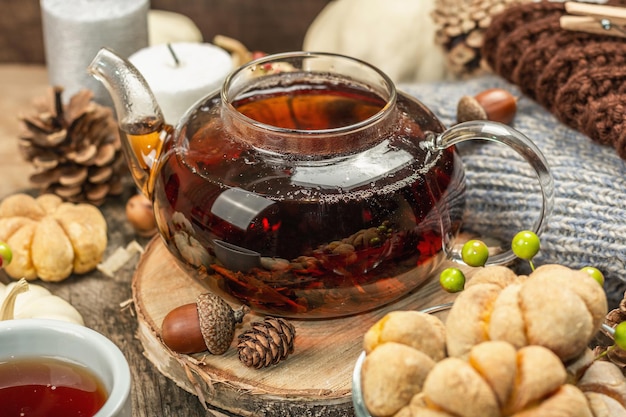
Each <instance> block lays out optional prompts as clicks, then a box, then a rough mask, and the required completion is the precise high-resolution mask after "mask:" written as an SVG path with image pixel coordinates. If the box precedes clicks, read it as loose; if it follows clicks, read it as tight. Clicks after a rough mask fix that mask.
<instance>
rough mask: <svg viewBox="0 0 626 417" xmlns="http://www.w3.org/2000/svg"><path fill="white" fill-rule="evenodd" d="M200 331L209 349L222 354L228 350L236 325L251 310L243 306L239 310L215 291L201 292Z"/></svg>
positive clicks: (199, 301)
mask: <svg viewBox="0 0 626 417" xmlns="http://www.w3.org/2000/svg"><path fill="white" fill-rule="evenodd" d="M196 305H197V309H198V318H199V321H200V331H201V333H202V338H203V339H204V344H205V345H206V347H207V350H208V351H209V352H210V353H212V354H214V355H221V354H222V353H224V352H226V350H228V348H229V346H230V344H231V343H232V341H233V338H234V334H235V325H236V324H237V323H241V321H242V320H243V317H244V316H245V315H246V313H247V312H248V311H250V310H249V308H248V307H246V306H242V307H241V308H240V309H238V310H233V308H232V307H231V306H230V305H229V304H228V303H226V301H224V300H223V299H222V298H220V297H218V296H217V295H215V294H213V293H206V294H200V295H199V296H198V298H197V299H196Z"/></svg>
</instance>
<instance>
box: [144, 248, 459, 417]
mask: <svg viewBox="0 0 626 417" xmlns="http://www.w3.org/2000/svg"><path fill="white" fill-rule="evenodd" d="M445 266H446V265H443V266H442V268H443V267H445ZM132 291H133V301H134V305H135V309H136V312H137V320H138V330H137V332H138V338H139V339H140V341H141V343H142V344H143V348H144V350H145V355H146V357H147V358H148V359H149V360H150V361H151V362H152V363H153V364H154V365H155V366H156V367H157V368H158V369H159V371H160V372H161V373H162V374H164V375H165V376H166V377H168V378H170V379H172V380H173V381H175V382H176V383H177V384H178V385H179V386H180V387H181V388H183V389H185V390H187V391H189V392H191V393H192V394H195V395H197V396H198V398H199V399H200V401H202V402H206V403H208V404H210V405H211V406H213V407H216V408H219V409H222V410H226V411H228V412H230V413H234V414H236V415H240V416H264V417H273V416H276V417H278V416H281V417H283V416H305V415H310V416H329V417H335V416H353V415H354V411H353V407H352V399H351V379H352V370H353V367H354V364H355V362H356V360H357V357H358V356H359V354H360V353H361V351H362V347H361V341H362V337H363V334H364V333H365V332H366V331H367V329H368V328H369V327H370V326H372V325H373V324H374V323H375V322H376V321H377V320H378V319H380V318H381V317H382V316H383V315H384V314H386V313H387V312H389V311H392V310H408V309H422V308H425V307H429V306H432V305H436V304H440V303H444V302H449V301H452V300H453V298H454V295H452V294H448V293H446V292H444V291H442V290H441V289H440V287H439V282H438V280H437V279H433V280H431V281H429V282H427V283H426V284H424V285H423V286H422V287H421V288H419V289H418V290H416V291H414V292H413V293H411V294H409V295H407V296H406V297H405V298H403V299H402V300H400V301H397V302H396V303H394V304H392V305H389V306H387V307H384V308H381V309H379V310H376V311H374V312H370V313H364V314H359V315H356V316H351V317H346V318H338V319H329V320H293V319H290V321H291V322H292V323H293V324H294V326H295V327H296V340H295V350H294V353H293V354H292V355H290V356H289V357H287V358H286V359H285V360H283V361H282V362H280V363H279V364H277V365H275V366H272V367H269V368H264V369H254V368H248V367H246V366H245V365H243V364H242V363H241V362H240V361H239V359H238V353H237V349H236V347H235V342H233V345H232V346H231V348H230V349H229V350H228V351H227V352H226V353H225V354H224V355H220V356H215V355H211V354H208V353H202V354H194V355H180V354H177V353H175V352H172V351H171V350H170V349H168V348H167V346H165V345H164V344H163V342H162V341H161V338H160V333H161V323H162V321H163V318H164V317H165V315H166V314H167V313H168V312H169V311H170V310H172V309H174V308H175V307H178V306H180V305H183V304H187V303H192V302H195V299H196V297H197V296H198V295H199V294H201V293H204V292H207V291H208V289H207V288H206V287H205V286H203V285H202V284H201V283H200V282H198V281H196V280H194V279H193V278H191V277H189V276H188V275H186V274H185V273H184V272H183V270H182V269H181V268H180V267H179V266H178V265H177V263H176V261H175V259H174V257H173V256H172V255H171V254H170V253H169V251H168V250H167V248H166V246H165V245H164V243H163V242H162V241H161V239H160V238H159V237H155V238H154V239H152V240H151V241H150V243H149V244H148V245H147V247H146V250H145V252H144V253H143V254H142V256H141V259H140V260H139V264H138V265H137V269H136V271H135V274H134V277H133V282H132ZM262 318H263V317H262V316H260V315H258V314H255V313H250V314H248V315H246V317H245V319H244V322H243V323H242V324H241V325H239V326H238V327H237V330H236V334H235V338H236V336H237V334H239V333H241V332H242V331H244V330H245V329H248V328H249V327H250V326H249V324H250V322H251V321H259V320H262Z"/></svg>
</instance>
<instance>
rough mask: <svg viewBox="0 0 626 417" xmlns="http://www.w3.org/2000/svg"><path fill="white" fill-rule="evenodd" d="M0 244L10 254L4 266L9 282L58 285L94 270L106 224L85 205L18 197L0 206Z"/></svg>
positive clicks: (103, 243) (103, 245) (101, 251)
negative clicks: (72, 275) (42, 282)
mask: <svg viewBox="0 0 626 417" xmlns="http://www.w3.org/2000/svg"><path fill="white" fill-rule="evenodd" d="M0 241H4V242H6V243H7V244H8V245H9V247H10V248H11V250H12V251H13V260H12V262H11V263H10V264H9V265H7V266H6V267H5V270H6V272H7V274H9V276H11V277H12V278H15V279H20V278H25V279H27V280H33V279H36V278H38V277H39V278H41V279H42V280H44V281H61V280H64V279H65V278H67V277H69V276H70V275H71V274H72V273H76V274H84V273H86V272H89V271H91V270H93V269H95V267H96V266H97V265H98V263H99V262H100V261H101V260H102V255H103V254H104V250H105V249H106V246H107V224H106V220H105V219H104V216H103V215H102V213H101V212H100V210H99V209H98V208H97V207H95V206H93V205H91V204H74V203H65V202H63V201H62V200H61V198H60V197H58V196H56V195H53V194H43V195H41V196H39V197H37V198H34V197H31V196H30V195H28V194H23V193H19V194H13V195H11V196H9V197H7V198H5V199H4V200H3V201H2V202H1V203H0Z"/></svg>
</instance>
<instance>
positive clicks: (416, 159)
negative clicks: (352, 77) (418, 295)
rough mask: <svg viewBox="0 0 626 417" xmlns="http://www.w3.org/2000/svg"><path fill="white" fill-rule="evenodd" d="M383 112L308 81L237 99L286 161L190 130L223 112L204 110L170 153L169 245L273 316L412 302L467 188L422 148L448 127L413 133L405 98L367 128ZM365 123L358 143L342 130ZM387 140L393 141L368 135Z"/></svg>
mask: <svg viewBox="0 0 626 417" xmlns="http://www.w3.org/2000/svg"><path fill="white" fill-rule="evenodd" d="M294 78H295V79H297V77H294ZM212 100H213V101H215V100H216V98H213V99H212ZM387 103H388V101H387V100H386V99H384V98H382V97H381V96H380V95H378V94H376V93H375V92H373V91H371V90H369V89H366V88H364V87H362V86H359V85H356V84H349V83H342V82H340V81H338V80H334V81H333V82H332V83H330V82H327V81H324V82H317V81H315V80H308V78H307V79H303V80H298V81H297V82H292V83H288V84H284V83H281V84H270V85H263V86H262V87H260V88H258V89H251V90H248V91H246V92H245V93H244V94H240V95H239V97H238V98H237V99H236V100H233V101H232V107H233V111H236V112H237V115H236V117H241V115H243V116H245V117H246V118H249V120H243V121H240V120H235V121H233V123H244V124H245V123H252V124H254V123H261V124H262V125H263V126H265V125H267V126H271V127H272V128H277V129H278V130H279V132H278V138H277V141H278V142H280V141H282V142H284V149H285V150H286V153H285V155H286V156H285V157H284V158H282V157H281V158H279V157H278V156H277V152H274V151H267V150H265V149H263V148H260V147H259V146H258V143H257V142H256V140H257V139H258V140H259V142H263V141H266V140H267V139H266V138H265V137H260V138H256V137H255V134H257V133H258V135H259V136H263V135H266V132H260V133H259V132H256V131H255V130H254V129H252V130H248V131H247V132H248V134H247V135H245V136H246V137H243V138H242V137H237V136H234V135H233V134H232V131H229V130H227V129H225V128H224V127H223V126H222V124H221V123H208V124H204V125H202V126H201V127H198V129H197V130H195V131H194V127H195V126H194V122H193V121H194V119H195V118H204V117H206V116H202V117H200V115H199V113H201V112H208V113H218V112H220V108H219V107H218V106H216V103H215V102H213V103H212V102H211V100H209V101H207V102H206V103H205V105H203V106H201V107H200V109H199V110H198V111H197V112H196V113H194V114H192V115H191V116H190V118H189V123H190V128H189V129H187V131H186V132H185V133H186V134H187V136H184V137H180V138H178V141H180V143H178V144H177V146H181V144H183V143H184V146H185V147H186V150H185V152H184V154H183V153H179V152H176V151H175V147H173V148H172V149H169V150H168V149H164V153H165V154H166V155H167V153H168V152H169V153H170V155H168V156H167V157H166V158H165V159H164V161H165V162H164V165H163V166H162V168H161V171H160V174H159V176H158V178H157V184H156V187H155V190H156V191H155V208H156V210H155V212H156V214H157V218H159V217H160V218H161V219H162V220H161V221H165V220H163V219H165V218H171V219H172V221H170V222H169V223H168V224H167V227H168V230H169V231H170V234H169V237H168V238H167V241H168V244H169V245H170V246H171V248H172V249H173V250H175V251H179V252H180V254H181V257H182V258H183V259H185V260H186V261H187V263H189V264H192V265H196V266H198V265H208V268H207V270H208V271H209V272H213V273H215V274H216V275H217V276H219V277H220V279H221V280H220V283H219V285H220V287H221V288H222V289H225V290H226V291H227V292H228V293H230V294H231V295H234V296H235V297H236V298H238V299H240V300H243V301H244V302H245V303H247V304H249V305H251V306H252V307H255V308H257V309H258V310H261V311H265V312H268V313H270V314H276V315H283V316H284V315H287V316H288V315H294V316H302V315H304V316H309V317H327V316H340V315H342V314H352V313H354V312H355V311H364V310H369V309H371V308H375V307H377V306H380V305H382V304H385V303H387V302H389V301H391V300H393V299H396V298H398V297H399V296H401V295H402V294H405V293H406V292H407V291H409V290H410V289H412V288H414V287H415V282H420V281H421V280H423V279H424V278H425V277H427V276H428V275H429V273H430V271H431V269H432V268H434V267H435V266H436V265H437V264H438V263H439V262H440V261H441V260H442V259H443V258H444V245H445V244H446V241H447V240H449V238H450V236H451V235H452V234H453V233H454V232H455V231H456V230H457V228H458V226H459V224H460V220H461V215H462V208H463V203H464V200H463V197H462V195H463V187H464V183H463V173H462V170H461V168H460V165H459V164H458V162H456V161H455V158H456V156H455V155H454V153H453V151H452V149H450V150H446V151H444V152H443V153H441V154H439V155H437V156H435V155H432V154H430V153H429V152H428V151H427V150H426V149H424V148H423V147H420V145H419V143H420V142H421V141H422V140H423V139H424V133H423V132H424V131H423V128H424V127H425V128H428V127H429V126H428V125H427V123H430V124H432V126H431V127H432V128H433V129H438V130H441V127H440V125H439V124H438V122H436V121H435V119H434V118H433V119H432V120H430V121H429V120H423V121H421V124H422V126H421V127H420V126H418V125H417V124H416V123H415V121H413V120H412V119H411V118H410V117H409V116H407V114H410V113H411V111H412V108H411V107H412V106H415V103H414V102H413V101H411V100H410V99H407V98H403V97H401V98H399V102H398V104H399V108H400V109H401V110H400V111H399V112H397V113H394V114H393V115H389V116H387V117H388V120H384V121H383V122H381V123H380V124H379V125H378V126H376V127H369V126H368V124H367V121H368V120H369V119H370V118H372V117H373V116H374V115H376V114H377V113H381V112H383V110H384V108H385V106H386V105H387ZM221 111H222V112H224V110H221ZM215 117H217V115H216V116H215ZM222 117H223V115H222ZM364 122H365V124H364V125H363V126H362V127H360V129H358V130H357V132H356V137H357V139H355V134H354V133H353V132H352V131H351V130H350V133H349V136H348V135H346V134H345V133H343V132H341V131H340V132H338V133H334V130H335V129H344V130H345V129H346V127H350V126H359V123H364ZM283 130H284V131H286V132H287V133H288V134H287V135H286V136H285V137H282V136H281V133H282V132H283ZM359 130H360V131H359ZM294 131H295V132H297V133H296V134H295V135H294V133H293V132H294ZM320 132H321V133H320ZM380 132H385V134H386V136H384V137H376V136H371V135H373V134H374V133H380ZM268 135H269V136H271V137H272V139H273V138H274V132H271V133H269V134H268ZM366 135H369V137H366ZM272 139H270V140H272ZM361 143H366V144H368V146H369V147H368V148H365V149H363V148H359V146H360V144H361ZM276 146H277V149H281V148H280V146H279V145H276ZM163 213H166V214H165V215H163V216H161V214H163ZM181 213H191V216H187V217H184V216H182V214H181ZM177 214H178V215H177ZM442 222H445V223H446V225H445V226H443V225H442ZM442 230H446V232H445V233H442ZM446 233H447V234H448V235H445V234H446ZM204 248H208V250H204Z"/></svg>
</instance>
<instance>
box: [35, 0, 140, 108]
mask: <svg viewBox="0 0 626 417" xmlns="http://www.w3.org/2000/svg"><path fill="white" fill-rule="evenodd" d="M40 4H41V15H42V25H43V34H44V45H45V53H46V64H47V69H48V78H49V81H50V84H51V85H58V86H61V87H63V88H64V90H65V94H64V95H63V99H64V100H65V101H68V100H69V98H70V97H71V96H72V95H73V94H75V93H76V92H78V91H79V90H80V89H82V88H88V89H90V90H92V91H93V92H94V98H95V100H96V101H98V102H100V103H102V104H108V105H110V104H111V98H110V96H109V93H108V92H107V91H106V89H105V88H104V86H103V85H102V84H101V83H100V82H98V81H96V80H95V79H94V78H93V77H91V76H90V75H89V74H87V66H88V65H89V63H90V62H91V61H92V60H93V58H94V56H95V55H96V53H97V52H98V50H100V48H102V47H108V48H111V49H112V50H114V51H115V52H116V53H117V54H118V55H120V56H122V57H124V58H127V57H129V56H130V55H131V54H132V53H133V52H135V51H137V50H139V49H141V48H145V47H146V46H148V10H149V8H150V2H149V0H41V3H40Z"/></svg>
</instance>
